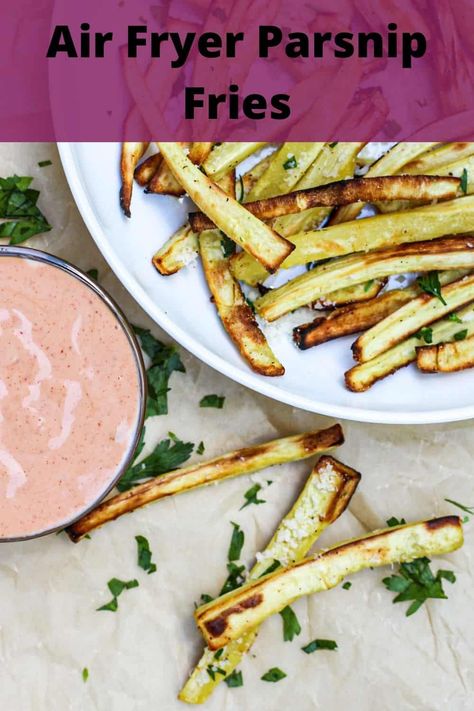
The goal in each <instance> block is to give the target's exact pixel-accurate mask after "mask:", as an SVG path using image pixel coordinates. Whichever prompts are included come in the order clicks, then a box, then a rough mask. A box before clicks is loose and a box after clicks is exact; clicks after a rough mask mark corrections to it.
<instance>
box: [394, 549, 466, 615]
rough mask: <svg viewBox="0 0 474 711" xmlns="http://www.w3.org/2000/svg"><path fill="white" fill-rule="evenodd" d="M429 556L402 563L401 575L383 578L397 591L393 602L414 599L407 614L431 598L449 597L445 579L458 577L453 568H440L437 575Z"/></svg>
mask: <svg viewBox="0 0 474 711" xmlns="http://www.w3.org/2000/svg"><path fill="white" fill-rule="evenodd" d="M430 562H431V561H430V559H429V558H425V557H424V558H418V559H417V560H414V561H413V562H411V563H402V564H401V565H400V568H399V572H400V575H391V576H390V577H389V578H384V579H383V580H382V582H383V584H384V585H385V587H386V588H387V590H390V591H391V592H395V593H397V595H396V597H395V598H394V599H393V602H394V603H395V602H407V601H412V602H411V605H409V607H408V609H407V611H406V616H407V617H409V616H410V615H413V614H414V613H415V612H416V611H417V610H419V608H420V607H421V606H422V605H423V603H425V602H426V600H428V599H430V598H436V599H443V600H446V599H447V595H446V593H445V592H444V590H443V580H447V581H448V582H450V583H454V582H456V577H455V575H454V573H453V572H452V571H451V570H438V572H437V573H436V575H434V573H433V571H432V570H431V568H430Z"/></svg>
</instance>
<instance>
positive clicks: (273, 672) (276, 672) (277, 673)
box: [260, 667, 286, 682]
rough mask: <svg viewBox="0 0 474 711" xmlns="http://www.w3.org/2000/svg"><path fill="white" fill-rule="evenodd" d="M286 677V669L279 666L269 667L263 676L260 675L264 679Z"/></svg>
mask: <svg viewBox="0 0 474 711" xmlns="http://www.w3.org/2000/svg"><path fill="white" fill-rule="evenodd" d="M285 677H286V674H285V672H284V671H282V670H281V669H279V668H278V667H272V668H271V669H269V670H268V671H267V672H265V674H264V675H263V676H261V677H260V679H261V680H262V681H273V682H275V681H281V680H282V679H284V678H285Z"/></svg>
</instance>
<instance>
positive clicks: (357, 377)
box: [345, 304, 474, 393]
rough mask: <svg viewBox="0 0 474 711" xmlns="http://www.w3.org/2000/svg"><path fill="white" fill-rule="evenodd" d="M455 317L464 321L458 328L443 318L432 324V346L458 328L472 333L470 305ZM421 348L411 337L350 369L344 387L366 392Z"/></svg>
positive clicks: (473, 311)
mask: <svg viewBox="0 0 474 711" xmlns="http://www.w3.org/2000/svg"><path fill="white" fill-rule="evenodd" d="M458 316H459V318H460V319H461V320H462V319H463V318H465V319H466V322H465V324H464V323H463V325H462V327H461V326H460V324H459V323H455V322H453V321H448V320H447V319H443V320H442V321H439V322H437V323H435V324H433V326H432V332H431V338H432V343H433V345H436V344H438V343H443V342H445V341H449V340H451V339H453V338H455V336H456V333H458V332H459V331H460V330H461V329H462V330H464V329H465V330H466V331H467V333H466V336H471V335H473V334H474V306H473V305H472V304H470V305H469V306H466V307H465V308H464V309H462V310H461V311H458ZM423 345H426V343H425V341H424V340H423V339H422V338H417V337H416V336H412V337H411V338H408V339H407V340H406V341H403V342H402V343H399V344H398V345H397V346H394V348H391V349H390V350H389V351H385V353H382V354H381V355H379V356H377V358H373V359H372V360H368V361H367V362H366V363H361V364H360V365H356V366H354V367H353V368H351V369H350V370H348V371H347V373H346V374H345V381H346V385H347V387H348V388H349V390H352V391H353V392H358V393H360V392H364V391H365V390H368V389H369V388H370V387H372V385H374V383H376V382H378V381H379V380H382V379H383V378H386V377H387V375H392V373H395V372H396V371H397V370H399V369H400V368H403V367H404V366H406V365H408V364H409V363H413V361H415V360H416V349H417V348H418V347H420V346H423Z"/></svg>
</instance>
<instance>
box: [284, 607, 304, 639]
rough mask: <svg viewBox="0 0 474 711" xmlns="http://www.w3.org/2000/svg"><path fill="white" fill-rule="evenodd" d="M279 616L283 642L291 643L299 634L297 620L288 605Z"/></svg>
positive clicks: (299, 626)
mask: <svg viewBox="0 0 474 711" xmlns="http://www.w3.org/2000/svg"><path fill="white" fill-rule="evenodd" d="M280 615H281V617H282V619H283V640H284V641H285V642H292V641H293V639H294V638H295V637H297V636H298V635H299V634H300V633H301V625H300V623H299V621H298V618H297V616H296V614H295V612H294V610H293V609H292V608H291V607H290V606H289V605H287V606H286V607H284V608H283V610H280Z"/></svg>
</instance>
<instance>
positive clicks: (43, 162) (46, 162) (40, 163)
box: [38, 160, 53, 168]
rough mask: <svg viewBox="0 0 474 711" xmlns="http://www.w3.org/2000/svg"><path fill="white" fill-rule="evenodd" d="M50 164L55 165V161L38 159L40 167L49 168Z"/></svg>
mask: <svg viewBox="0 0 474 711" xmlns="http://www.w3.org/2000/svg"><path fill="white" fill-rule="evenodd" d="M48 165H53V161H52V160H40V161H38V166H39V167H40V168H47V167H48Z"/></svg>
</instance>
